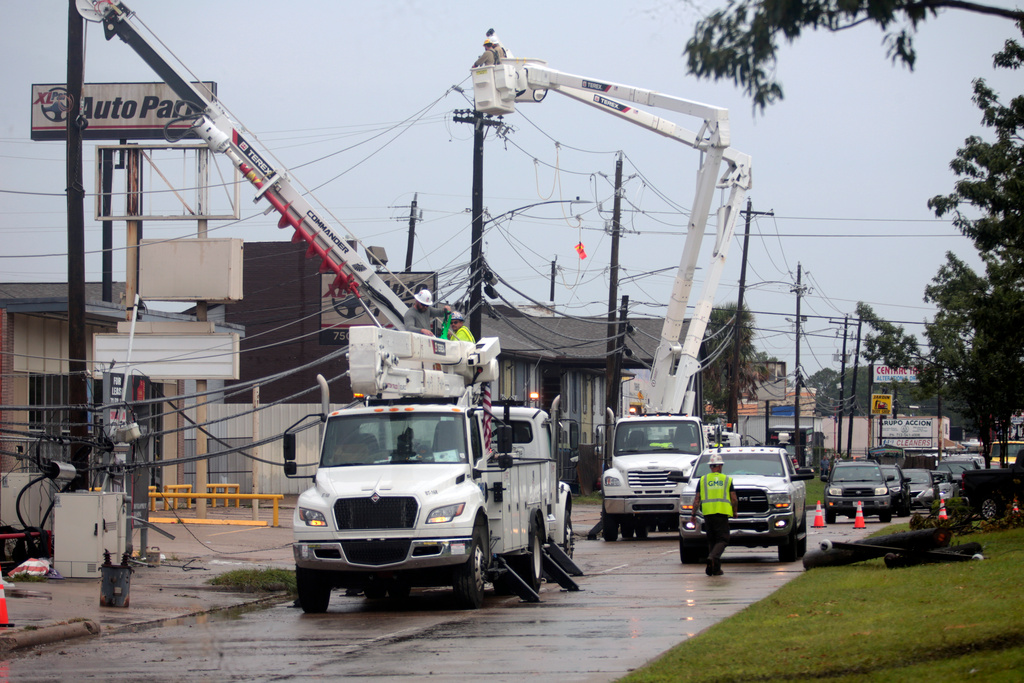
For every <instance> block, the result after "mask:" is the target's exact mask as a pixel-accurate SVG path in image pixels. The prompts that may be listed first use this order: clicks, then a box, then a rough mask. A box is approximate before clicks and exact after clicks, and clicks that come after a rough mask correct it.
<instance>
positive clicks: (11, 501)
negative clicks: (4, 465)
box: [0, 472, 54, 527]
mask: <svg viewBox="0 0 1024 683" xmlns="http://www.w3.org/2000/svg"><path fill="white" fill-rule="evenodd" d="M39 477H40V474H39V473H38V472H36V473H34V474H33V473H32V472H8V473H7V474H5V475H3V478H2V479H0V521H2V522H3V523H4V524H5V525H7V526H13V527H21V526H22V523H21V519H24V520H25V526H29V527H39V526H40V524H41V523H42V521H43V515H44V514H45V513H46V509H47V508H48V507H50V501H51V500H52V499H53V490H54V487H53V484H52V483H51V482H50V480H49V479H43V480H42V481H39V482H36V483H35V484H32V486H29V487H28V489H27V490H26V491H25V493H24V494H22V496H21V519H19V518H18V509H17V507H15V506H16V505H17V504H18V494H21V491H22V489H24V488H25V487H26V486H28V485H29V484H30V483H31V482H32V481H33V480H35V479H39ZM47 521H48V522H49V523H48V524H47V527H52V521H53V520H52V518H51V519H49V520H47Z"/></svg>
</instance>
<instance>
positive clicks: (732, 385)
mask: <svg viewBox="0 0 1024 683" xmlns="http://www.w3.org/2000/svg"><path fill="white" fill-rule="evenodd" d="M752 206H753V202H752V201H751V199H750V198H749V197H748V198H747V210H746V211H744V212H743V213H745V214H746V216H747V220H746V227H745V228H744V230H743V260H742V262H741V264H740V294H739V297H738V298H737V300H736V323H735V324H734V325H733V333H732V374H731V375H730V376H729V409H728V415H726V419H727V420H728V421H729V422H730V423H732V428H731V429H732V431H736V425H737V424H738V423H739V421H740V415H739V413H740V409H739V403H740V329H741V320H742V318H743V290H744V289H745V288H746V284H747V247H748V246H749V245H750V217H751V216H774V215H775V213H774V212H772V211H754V210H752V208H751V207H752Z"/></svg>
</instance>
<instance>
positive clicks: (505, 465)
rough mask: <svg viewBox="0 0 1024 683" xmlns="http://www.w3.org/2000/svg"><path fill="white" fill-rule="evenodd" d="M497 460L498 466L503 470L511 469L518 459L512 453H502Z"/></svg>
mask: <svg viewBox="0 0 1024 683" xmlns="http://www.w3.org/2000/svg"><path fill="white" fill-rule="evenodd" d="M495 460H496V461H497V463H498V468H499V469H502V470H507V469H509V468H510V467H512V465H513V464H515V461H516V459H515V457H513V455H512V454H511V453H501V454H500V455H498V457H497V458H495Z"/></svg>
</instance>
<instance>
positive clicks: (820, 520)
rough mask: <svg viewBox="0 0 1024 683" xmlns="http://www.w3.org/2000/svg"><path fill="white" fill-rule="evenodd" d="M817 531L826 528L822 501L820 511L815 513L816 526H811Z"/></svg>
mask: <svg viewBox="0 0 1024 683" xmlns="http://www.w3.org/2000/svg"><path fill="white" fill-rule="evenodd" d="M811 526H812V527H814V528H815V529H820V528H822V527H824V526H825V515H824V514H823V513H822V511H821V501H820V500H819V501H818V509H817V510H816V511H815V513H814V524H812V525H811Z"/></svg>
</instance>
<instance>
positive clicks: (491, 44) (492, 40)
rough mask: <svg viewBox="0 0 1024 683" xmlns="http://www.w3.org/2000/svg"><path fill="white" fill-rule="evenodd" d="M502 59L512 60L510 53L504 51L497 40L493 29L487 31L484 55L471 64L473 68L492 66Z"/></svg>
mask: <svg viewBox="0 0 1024 683" xmlns="http://www.w3.org/2000/svg"><path fill="white" fill-rule="evenodd" d="M502 59H512V53H511V52H509V51H508V50H506V49H505V47H504V46H503V45H502V44H501V40H499V39H498V34H496V33H495V32H494V29H493V28H492V29H488V30H487V37H485V38H484V53H483V54H482V55H480V57H479V58H478V59H477V60H476V61H475V62H473V68H474V69H475V68H476V67H478V66H492V65H494V64H497V63H498V62H499V61H500V60H502Z"/></svg>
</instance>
